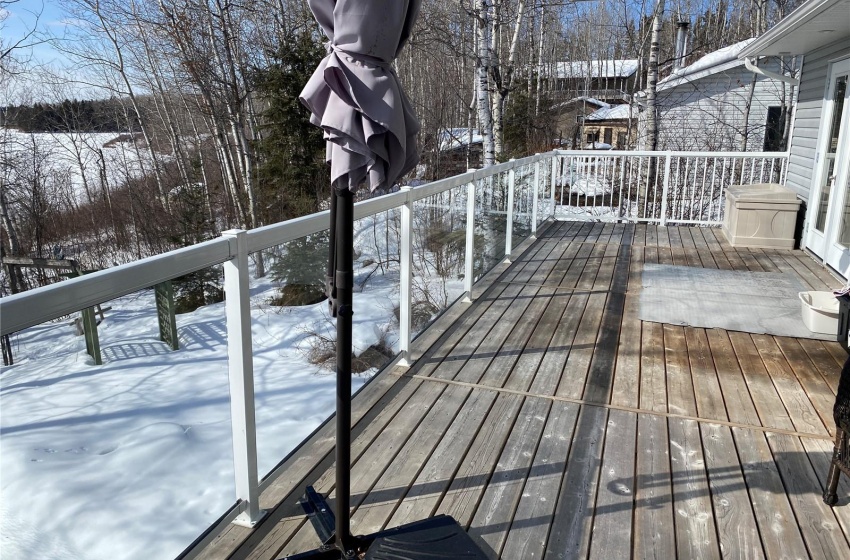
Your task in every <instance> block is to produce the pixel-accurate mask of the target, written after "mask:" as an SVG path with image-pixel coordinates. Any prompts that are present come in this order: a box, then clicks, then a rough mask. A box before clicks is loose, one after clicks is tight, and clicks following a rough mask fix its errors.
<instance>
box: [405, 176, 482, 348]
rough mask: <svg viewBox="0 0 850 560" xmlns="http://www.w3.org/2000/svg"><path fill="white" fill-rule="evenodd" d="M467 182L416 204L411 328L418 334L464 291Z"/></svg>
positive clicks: (414, 211)
mask: <svg viewBox="0 0 850 560" xmlns="http://www.w3.org/2000/svg"><path fill="white" fill-rule="evenodd" d="M467 196H468V191H467V186H466V185H462V186H460V187H455V188H454V189H451V190H447V191H445V192H442V193H439V194H435V195H433V196H429V197H427V198H424V199H421V200H417V201H416V202H414V204H413V232H412V233H413V252H412V261H413V262H412V271H413V278H412V285H411V300H412V301H411V332H412V333H413V335H414V336H415V335H417V334H419V333H420V332H422V331H423V330H425V328H427V326H428V325H429V324H430V323H431V322H432V321H433V320H434V319H435V318H436V317H437V316H439V314H440V313H442V312H443V311H444V310H445V309H447V308H448V307H449V306H450V305H451V304H452V303H454V302H455V301H456V300H457V299H458V298H459V297H461V296H462V295H463V293H464V289H463V284H464V282H463V280H464V273H465V272H464V270H465V269H464V266H465V262H466V260H465V255H466V216H467Z"/></svg>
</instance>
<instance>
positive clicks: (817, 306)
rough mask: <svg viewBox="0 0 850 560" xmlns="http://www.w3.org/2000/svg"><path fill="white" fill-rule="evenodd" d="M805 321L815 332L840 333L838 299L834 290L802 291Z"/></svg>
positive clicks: (807, 326) (835, 334) (808, 327)
mask: <svg viewBox="0 0 850 560" xmlns="http://www.w3.org/2000/svg"><path fill="white" fill-rule="evenodd" d="M800 301H801V302H802V304H803V323H804V324H805V325H806V328H807V329H809V330H810V331H812V332H814V333H820V334H831V335H833V336H837V335H838V300H837V299H835V296H834V295H833V293H832V292H800Z"/></svg>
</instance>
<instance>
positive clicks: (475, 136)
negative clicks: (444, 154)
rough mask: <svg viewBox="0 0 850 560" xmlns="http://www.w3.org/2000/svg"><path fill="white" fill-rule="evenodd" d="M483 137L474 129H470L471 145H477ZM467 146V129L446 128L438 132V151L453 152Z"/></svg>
mask: <svg viewBox="0 0 850 560" xmlns="http://www.w3.org/2000/svg"><path fill="white" fill-rule="evenodd" d="M483 141H484V137H483V136H482V135H481V133H480V132H478V130H476V129H472V143H473V144H478V143H480V142H483ZM467 144H469V129H468V128H447V129H446V130H442V131H440V151H444V150H454V149H457V148H460V147H462V146H466V145H467Z"/></svg>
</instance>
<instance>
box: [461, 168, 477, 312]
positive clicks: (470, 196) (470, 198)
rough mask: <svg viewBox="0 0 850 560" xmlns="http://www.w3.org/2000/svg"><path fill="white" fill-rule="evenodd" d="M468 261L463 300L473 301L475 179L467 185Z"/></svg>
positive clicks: (466, 262) (464, 275)
mask: <svg viewBox="0 0 850 560" xmlns="http://www.w3.org/2000/svg"><path fill="white" fill-rule="evenodd" d="M465 258H466V261H465V263H464V274H463V289H464V291H465V292H466V295H465V296H464V297H463V301H464V302H466V303H470V302H471V301H472V281H473V275H474V274H475V270H474V268H475V267H474V264H475V180H474V179H473V180H472V181H470V182H469V184H468V185H467V186H466V257H465Z"/></svg>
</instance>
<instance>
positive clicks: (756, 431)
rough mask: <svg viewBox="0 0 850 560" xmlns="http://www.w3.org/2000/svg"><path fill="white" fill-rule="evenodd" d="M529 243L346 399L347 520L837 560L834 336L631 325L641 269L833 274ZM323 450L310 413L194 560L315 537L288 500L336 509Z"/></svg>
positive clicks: (548, 541)
mask: <svg viewBox="0 0 850 560" xmlns="http://www.w3.org/2000/svg"><path fill="white" fill-rule="evenodd" d="M538 237H539V239H538V240H537V241H536V242H534V243H530V244H526V245H524V246H523V249H522V250H521V251H517V252H515V254H514V255H513V257H512V259H513V262H512V263H511V264H510V265H509V266H508V265H500V266H501V268H499V269H498V272H497V273H496V275H495V276H493V277H491V278H490V279H489V281H488V283H487V284H486V287H485V288H483V289H482V288H476V290H475V291H474V295H475V301H474V302H473V303H471V304H469V303H466V304H464V303H458V304H456V305H455V307H454V308H452V310H450V312H449V313H448V314H447V316H451V317H453V318H455V319H454V320H453V322H451V323H445V322H443V323H440V324H439V325H438V326H437V327H435V330H433V331H426V333H424V334H423V336H422V337H420V339H418V341H420V343H421V344H425V346H421V344H420V346H421V347H417V349H416V351H415V353H414V356H415V357H416V358H417V359H416V361H415V363H414V364H413V366H412V367H410V368H407V369H404V368H397V369H396V370H394V371H392V372H390V371H385V372H382V373H381V374H380V375H379V376H378V377H377V378H376V379H375V380H373V381H372V382H371V383H369V384H368V385H367V386H366V387H365V388H364V390H363V391H361V394H359V395H358V396H357V398H355V399H354V403H353V413H354V429H353V430H352V436H353V444H352V465H351V474H352V496H351V505H352V525H353V528H354V530H355V532H359V533H368V532H375V531H378V530H382V529H385V528H390V527H395V526H398V525H402V524H405V523H409V522H412V521H416V520H419V519H423V518H427V517H429V516H433V515H435V514H439V513H447V514H450V515H452V516H454V517H455V518H456V519H457V520H458V521H459V522H460V524H461V525H462V526H464V527H465V528H467V530H468V531H469V533H470V534H471V535H472V536H473V538H474V539H475V540H476V541H477V542H478V543H479V544H480V545H481V546H482V547H483V548H484V550H485V551H486V552H487V554H488V555H489V556H490V557H493V558H504V559H507V560H513V559H518V560H521V559H525V558H540V557H546V558H595V559H607V558H629V557H632V558H641V559H643V558H664V559H667V558H720V557H724V558H726V557H734V558H754V559H759V558H768V559H770V558H785V557H802V558H813V559H820V558H847V557H850V543H849V542H848V535H850V482H848V481H847V480H846V479H845V480H842V482H841V485H840V486H839V496H840V501H839V506H838V507H837V508H836V509H834V510H833V509H830V508H828V507H827V506H825V505H824V504H823V502H822V501H821V497H820V494H821V492H822V489H823V485H824V484H825V477H826V471H827V469H828V465H829V458H830V453H831V448H832V447H831V445H832V444H831V441H830V439H829V438H830V435H829V434H830V433H833V431H834V426H833V425H832V423H831V406H832V402H833V400H834V396H835V391H836V387H837V379H838V372H839V369H840V366H841V364H842V363H843V359H844V357H845V353H844V351H843V350H842V349H841V348H840V346H839V345H838V344H837V343H832V342H822V341H817V340H807V339H806V340H802V339H801V340H798V339H790V338H782V337H773V336H768V335H751V334H748V333H739V332H727V331H725V330H721V329H701V328H694V327H682V326H677V325H661V324H655V323H644V322H642V321H640V319H639V316H638V312H639V309H638V305H639V295H640V277H641V271H642V269H643V264H644V263H646V262H655V263H664V264H676V265H684V266H699V267H710V268H721V269H727V270H753V271H767V272H788V273H791V274H794V275H796V276H797V277H798V278H800V280H801V282H803V284H804V285H806V286H811V287H814V288H815V289H826V287H836V286H837V285H838V281H836V280H834V279H831V277H830V276H829V275H828V273H827V272H826V271H825V270H824V269H823V268H822V267H821V266H820V265H818V264H817V263H814V262H813V261H811V262H810V259H809V257H808V256H806V255H804V254H803V253H801V252H799V251H783V250H761V249H752V250H751V249H746V248H732V247H730V246H729V244H728V243H727V242H726V240H725V238H724V237H723V235H722V234H720V233H719V231H718V230H716V229H696V228H686V227H668V228H661V229H659V228H656V227H655V226H648V225H646V224H636V225H630V224H610V223H609V224H593V223H555V224H552V225H551V227H549V228H548V229H547V230H546V231H541V232H540V233H539V236H538ZM718 422H720V423H725V424H724V425H720V424H718ZM333 440H334V438H333V426H332V423H329V424H328V425H326V426H324V427H323V428H322V429H321V430H319V431H318V432H317V433H316V435H315V436H314V437H312V438H311V439H310V440H309V441H308V442H306V443H305V444H304V445H303V446H302V447H301V448H300V449H299V450H297V451H296V452H295V453H294V454H293V456H292V457H291V458H290V459H289V460H287V462H286V463H284V464H283V465H282V467H281V471H280V473H281V474H280V475H279V476H277V478H275V479H274V481H273V482H270V483H269V484H268V488H266V489H265V491H264V493H263V495H262V499H261V504H262V506H263V507H265V508H268V509H269V510H270V511H271V513H270V514H269V515H268V517H267V518H266V519H265V520H264V521H262V522H261V523H260V524H259V525H258V526H257V527H256V528H254V529H253V530H250V529H246V528H243V527H236V526H232V527H228V528H227V529H226V530H225V531H223V532H222V533H221V534H220V535H217V536H216V538H214V539H213V540H212V541H211V544H209V545H207V546H206V547H205V548H204V549H203V550H201V551H200V554H199V555H198V557H201V558H205V559H228V560H242V559H250V560H273V559H277V558H281V557H282V556H283V555H285V554H289V553H294V552H299V551H303V550H306V549H308V548H311V547H314V546H317V545H318V540H317V538H316V536H315V534H314V532H313V529H312V527H311V525H310V524H309V523H308V522H307V521H306V517H305V516H304V514H303V513H302V512H301V509H300V507H299V506H298V504H297V500H298V498H299V496H300V495H301V493H302V492H303V489H304V487H305V486H306V485H307V484H312V485H314V486H315V487H316V488H317V490H319V491H320V492H322V493H324V494H326V495H329V502H330V503H331V505H332V504H333V501H334V491H335V488H334V484H335V479H334V469H333V460H334V455H333Z"/></svg>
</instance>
